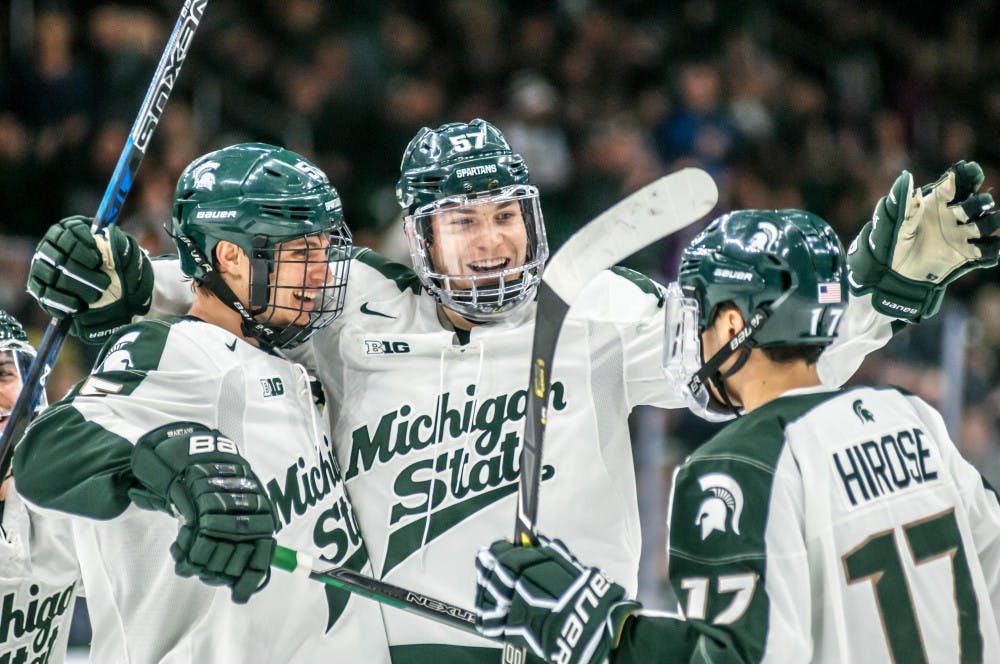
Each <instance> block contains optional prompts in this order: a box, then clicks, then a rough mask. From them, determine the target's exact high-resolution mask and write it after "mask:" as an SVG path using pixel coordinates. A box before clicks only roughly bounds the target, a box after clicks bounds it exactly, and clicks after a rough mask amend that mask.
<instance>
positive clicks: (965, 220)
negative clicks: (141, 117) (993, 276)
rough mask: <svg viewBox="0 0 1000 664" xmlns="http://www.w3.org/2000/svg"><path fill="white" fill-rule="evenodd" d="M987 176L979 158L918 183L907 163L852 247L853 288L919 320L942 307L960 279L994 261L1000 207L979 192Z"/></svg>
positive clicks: (879, 305) (999, 243)
mask: <svg viewBox="0 0 1000 664" xmlns="http://www.w3.org/2000/svg"><path fill="white" fill-rule="evenodd" d="M983 179H984V177H983V169H982V168H980V167H979V164H977V163H976V162H974V161H970V162H965V161H960V162H958V163H956V164H955V165H954V166H952V167H951V168H949V169H948V170H947V171H945V172H944V174H943V175H942V176H941V178H940V179H939V180H938V181H937V182H934V183H932V184H929V185H924V186H923V187H920V188H919V189H917V188H915V187H914V185H913V176H912V175H910V173H908V172H907V171H903V173H902V175H900V176H899V178H897V179H896V182H895V184H893V185H892V190H891V191H890V192H889V195H888V196H886V197H884V198H883V199H882V200H880V201H879V202H878V205H876V207H875V213H874V214H873V215H872V219H871V221H869V222H868V223H867V224H865V225H864V227H863V228H862V229H861V232H860V233H859V234H858V237H856V238H855V239H854V241H853V242H852V243H851V246H850V248H849V249H848V252H847V254H848V255H847V262H848V266H849V267H850V282H851V292H852V293H854V294H855V295H861V294H864V293H872V306H873V307H874V308H875V310H876V311H878V312H880V313H883V314H886V315H887V316H893V317H895V318H902V319H904V320H909V321H914V322H916V321H920V320H921V319H924V318H928V317H930V316H933V315H934V314H935V313H937V311H938V309H939V308H940V307H941V301H942V299H943V298H944V293H945V288H946V287H947V286H948V284H950V283H951V282H953V281H954V280H955V279H958V278H959V277H960V276H962V275H963V274H966V273H967V272H969V271H971V270H975V269H977V268H984V267H993V266H995V265H996V264H997V255H998V253H1000V237H992V234H993V232H994V231H996V230H997V228H998V227H1000V213H998V212H997V211H996V210H995V209H994V203H993V197H992V196H991V195H990V194H987V193H982V194H980V193H978V192H979V187H980V186H982V184H983Z"/></svg>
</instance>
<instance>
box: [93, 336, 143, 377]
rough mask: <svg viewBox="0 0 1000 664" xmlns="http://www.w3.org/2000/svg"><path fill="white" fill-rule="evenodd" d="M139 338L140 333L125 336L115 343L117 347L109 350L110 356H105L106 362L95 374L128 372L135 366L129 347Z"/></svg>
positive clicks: (102, 363)
mask: <svg viewBox="0 0 1000 664" xmlns="http://www.w3.org/2000/svg"><path fill="white" fill-rule="evenodd" d="M138 338H139V333H138V332H129V333H128V334H123V335H122V336H121V338H120V339H118V341H116V342H115V345H114V346H112V347H111V348H110V349H109V350H108V354H107V355H105V356H104V361H103V362H101V365H100V366H99V367H98V368H97V370H96V371H95V372H94V373H107V372H109V371H128V370H129V369H131V368H132V367H133V366H135V364H134V363H133V362H132V353H131V352H130V351H129V345H130V344H131V343H132V342H133V341H135V340H136V339H138Z"/></svg>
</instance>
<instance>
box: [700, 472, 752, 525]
mask: <svg viewBox="0 0 1000 664" xmlns="http://www.w3.org/2000/svg"><path fill="white" fill-rule="evenodd" d="M698 484H700V485H701V490H702V491H705V492H707V493H710V494H712V495H711V496H709V497H707V498H705V499H704V500H703V501H701V505H699V506H698V516H696V517H695V520H694V524H695V525H696V526H699V527H700V528H701V539H702V540H704V539H706V538H707V537H708V536H709V535H711V534H712V531H715V530H718V531H719V532H721V533H724V532H726V516H727V515H729V514H732V518H731V519H730V521H729V525H730V526H732V529H733V532H734V533H736V534H737V535H739V534H740V515H741V514H742V513H743V489H741V488H740V485H739V484H737V483H736V480H734V479H733V478H732V477H730V476H729V475H726V474H724V473H709V474H707V475H702V476H701V477H699V478H698Z"/></svg>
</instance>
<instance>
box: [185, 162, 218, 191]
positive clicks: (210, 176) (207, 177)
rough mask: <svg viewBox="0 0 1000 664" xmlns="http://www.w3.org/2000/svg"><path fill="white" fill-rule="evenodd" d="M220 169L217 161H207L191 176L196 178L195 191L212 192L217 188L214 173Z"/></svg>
mask: <svg viewBox="0 0 1000 664" xmlns="http://www.w3.org/2000/svg"><path fill="white" fill-rule="evenodd" d="M218 167H219V162H217V161H206V162H205V163H204V164H201V165H200V166H198V167H197V168H195V169H194V170H193V171H191V174H192V175H193V176H194V188H195V189H208V190H209V191H211V190H212V187H214V186H215V173H213V171H214V170H215V169H217V168H218Z"/></svg>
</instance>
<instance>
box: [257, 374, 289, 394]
mask: <svg viewBox="0 0 1000 664" xmlns="http://www.w3.org/2000/svg"><path fill="white" fill-rule="evenodd" d="M260 386H261V389H262V390H263V392H264V397H265V398H266V397H280V396H281V395H282V394H284V393H285V385H284V384H283V383H282V382H281V379H280V378H278V377H277V376H275V377H274V378H261V379H260Z"/></svg>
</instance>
